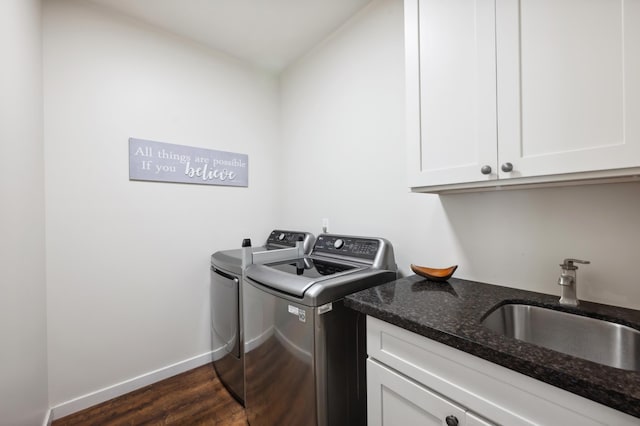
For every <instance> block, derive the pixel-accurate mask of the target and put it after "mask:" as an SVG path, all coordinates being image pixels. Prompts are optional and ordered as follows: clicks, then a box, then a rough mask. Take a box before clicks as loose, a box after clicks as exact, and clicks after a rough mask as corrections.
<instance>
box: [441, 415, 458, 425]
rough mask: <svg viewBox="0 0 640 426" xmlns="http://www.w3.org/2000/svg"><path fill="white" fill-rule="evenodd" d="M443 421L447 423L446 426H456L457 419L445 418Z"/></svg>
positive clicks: (452, 417)
mask: <svg viewBox="0 0 640 426" xmlns="http://www.w3.org/2000/svg"><path fill="white" fill-rule="evenodd" d="M444 421H445V422H446V423H447V426H458V418H457V417H456V416H453V415H452V416H447V418H445V419H444Z"/></svg>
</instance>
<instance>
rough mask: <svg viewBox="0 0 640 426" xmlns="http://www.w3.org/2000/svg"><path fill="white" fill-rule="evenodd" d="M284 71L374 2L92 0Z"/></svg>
mask: <svg viewBox="0 0 640 426" xmlns="http://www.w3.org/2000/svg"><path fill="white" fill-rule="evenodd" d="M91 1H92V2H93V3H98V4H101V5H103V6H105V7H107V8H110V9H113V10H116V11H118V12H120V13H124V14H126V15H129V16H132V17H134V18H136V19H139V20H140V21H143V22H146V23H148V24H151V25H154V26H158V27H161V28H164V29H166V30H168V31H170V32H173V33H175V34H178V35H181V36H184V37H187V38H189V39H192V40H195V41H197V42H200V43H203V44H205V45H207V46H209V47H211V48H213V49H216V50H220V51H223V52H225V53H227V54H230V55H232V56H235V57H237V58H239V59H242V60H245V61H248V62H250V63H252V64H254V65H256V66H259V67H261V68H263V69H266V70H269V71H273V72H279V71H282V70H283V69H284V68H285V67H286V66H287V65H289V64H291V63H292V62H294V61H295V60H296V59H297V58H299V57H300V56H301V55H302V54H304V53H305V52H306V51H308V50H309V49H311V48H312V47H313V46H315V45H316V44H318V43H319V42H320V41H322V40H323V39H324V38H325V37H326V36H328V35H329V34H331V33H332V32H333V31H335V30H336V29H337V28H338V27H340V26H341V25H342V24H343V23H344V22H346V21H347V20H348V19H349V18H350V17H351V16H353V15H354V14H355V13H356V12H357V11H358V10H360V9H362V8H363V7H364V6H365V5H366V4H367V3H369V2H370V1H371V0H91Z"/></svg>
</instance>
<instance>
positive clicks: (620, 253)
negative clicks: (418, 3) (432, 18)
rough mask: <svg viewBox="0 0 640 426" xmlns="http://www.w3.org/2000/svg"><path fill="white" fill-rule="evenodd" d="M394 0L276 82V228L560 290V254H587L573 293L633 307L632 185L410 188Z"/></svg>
mask: <svg viewBox="0 0 640 426" xmlns="http://www.w3.org/2000/svg"><path fill="white" fill-rule="evenodd" d="M402 13H403V12H402V0H377V1H374V2H373V3H372V4H371V5H370V6H368V7H367V8H366V9H365V10H364V11H362V12H361V13H360V14H359V15H358V16H357V17H356V18H354V19H353V20H352V21H351V22H349V23H348V24H347V25H345V26H344V27H343V28H342V29H341V31H339V32H338V33H336V34H334V36H333V37H332V38H330V39H329V40H327V41H326V42H325V43H324V44H323V45H322V46H319V47H318V48H317V49H315V50H314V51H312V52H311V53H310V54H308V55H307V56H306V57H305V58H303V59H302V60H301V61H299V62H298V63H297V64H295V65H294V66H292V67H290V68H289V69H288V70H287V71H286V72H285V74H284V75H283V76H282V77H281V93H282V94H281V98H282V100H281V102H282V105H281V107H282V122H283V129H282V133H283V145H284V146H283V149H282V153H283V154H282V155H283V161H284V162H285V163H286V164H287V165H288V172H289V173H290V176H291V177H292V178H289V179H286V180H284V181H283V182H282V185H283V190H284V192H283V193H284V194H285V199H284V200H285V202H284V204H283V207H284V210H283V222H285V223H287V224H290V226H292V227H296V228H301V229H310V230H313V231H315V232H319V230H320V227H321V219H322V218H329V220H330V231H331V232H336V233H348V234H362V235H377V236H382V237H386V238H388V239H389V240H390V241H391V242H392V243H393V245H394V247H395V249H396V259H397V262H398V265H399V267H400V269H401V271H402V272H403V273H404V274H410V270H409V265H410V264H411V263H415V264H419V265H427V266H434V267H440V266H449V265H451V264H459V265H460V268H459V269H458V272H457V273H456V276H457V277H460V278H467V279H472V280H479V281H483V282H489V283H494V284H500V285H505V286H511V287H517V288H525V289H530V290H535V291H541V292H545V293H551V294H558V295H559V294H560V288H559V287H558V286H557V285H556V282H557V277H558V275H559V273H560V268H559V266H558V264H559V263H561V261H562V259H563V258H566V257H577V258H583V259H588V260H590V261H591V262H592V264H591V265H588V266H584V267H582V266H581V267H580V270H579V271H578V285H579V288H578V293H579V297H581V298H583V299H587V300H592V301H597V302H602V303H610V304H615V305H620V306H626V307H631V308H635V309H640V285H638V278H637V271H636V270H635V267H634V266H635V265H637V264H638V263H639V262H640V250H638V245H639V244H640V215H639V214H638V211H640V184H638V183H629V184H615V185H613V184H612V185H598V186H582V187H572V188H555V189H551V188H550V189H535V190H515V191H504V192H487V193H475V194H460V195H448V196H442V197H438V196H436V195H427V194H412V193H409V192H408V187H407V179H406V149H405V142H404V68H403V67H404V59H403V14H402Z"/></svg>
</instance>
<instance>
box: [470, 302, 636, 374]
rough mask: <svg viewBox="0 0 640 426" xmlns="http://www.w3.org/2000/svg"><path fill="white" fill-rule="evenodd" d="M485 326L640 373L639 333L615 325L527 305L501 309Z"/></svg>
mask: <svg viewBox="0 0 640 426" xmlns="http://www.w3.org/2000/svg"><path fill="white" fill-rule="evenodd" d="M482 324H483V325H484V326H485V327H487V328H488V329H490V330H492V331H494V332H496V333H499V334H502V335H505V336H508V337H511V338H514V339H518V340H522V341H525V342H528V343H533V344H534V345H538V346H543V347H545V348H548V349H553V350H555V351H558V352H562V353H565V354H568V355H573V356H575V357H578V358H583V359H587V360H589V361H594V362H597V363H600V364H604V365H608V366H611V367H615V368H621V369H624V370H635V371H640V332H639V331H638V330H636V329H634V328H631V327H627V326H625V325H620V324H616V323H613V322H609V321H605V320H599V319H595V318H589V317H584V316H581V315H576V314H570V313H566V312H560V311H556V310H553V309H548V308H543V307H539V306H532V305H524V304H514V303H511V304H506V305H502V306H500V307H499V308H497V309H496V310H494V311H493V312H491V313H490V314H489V315H487V316H486V317H485V318H484V320H483V321H482Z"/></svg>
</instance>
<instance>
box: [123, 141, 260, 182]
mask: <svg viewBox="0 0 640 426" xmlns="http://www.w3.org/2000/svg"><path fill="white" fill-rule="evenodd" d="M248 175H249V158H248V156H247V155H246V154H237V153H234V152H226V151H216V150H213V149H204V148H196V147H192V146H184V145H174V144H171V143H164V142H154V141H147V140H144V139H135V138H129V180H146V181H155V182H179V183H196V184H200V185H226V186H249V179H248Z"/></svg>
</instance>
